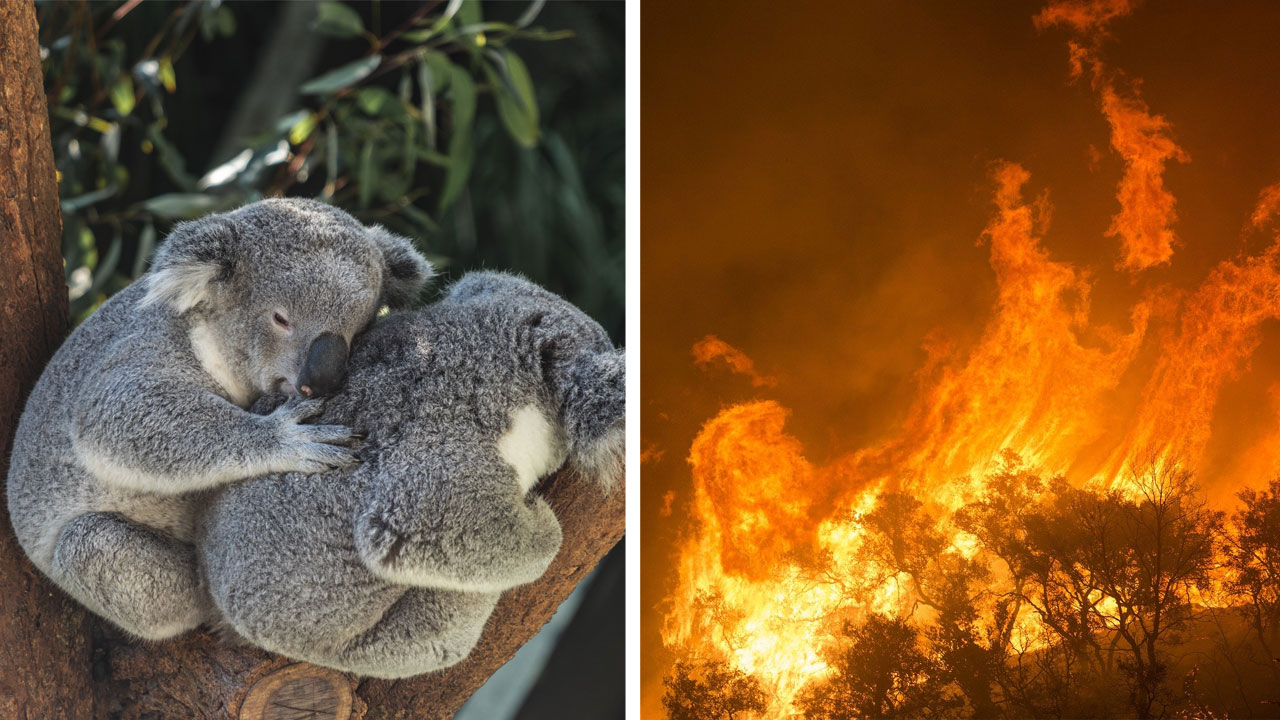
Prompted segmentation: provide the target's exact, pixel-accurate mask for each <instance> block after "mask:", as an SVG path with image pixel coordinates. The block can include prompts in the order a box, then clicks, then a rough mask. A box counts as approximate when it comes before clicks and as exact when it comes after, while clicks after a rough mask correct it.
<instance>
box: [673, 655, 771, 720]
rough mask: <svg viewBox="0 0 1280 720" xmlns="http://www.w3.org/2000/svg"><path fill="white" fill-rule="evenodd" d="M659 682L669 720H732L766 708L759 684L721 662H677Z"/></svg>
mask: <svg viewBox="0 0 1280 720" xmlns="http://www.w3.org/2000/svg"><path fill="white" fill-rule="evenodd" d="M663 683H664V685H665V686H666V694H664V695H663V696H662V706H663V707H664V708H666V711H667V717H668V718H670V720H735V719H736V718H739V717H742V716H744V715H746V714H750V713H762V712H764V711H765V710H766V709H767V706H766V704H765V696H764V691H763V690H761V688H760V681H758V680H756V679H755V678H753V677H751V676H750V675H747V674H746V673H744V672H742V671H741V670H739V669H738V668H736V667H734V666H732V665H730V664H729V663H726V662H723V661H716V660H703V661H700V662H692V661H685V660H682V661H679V662H677V663H676V666H675V668H674V670H673V671H672V673H671V674H670V675H669V676H667V678H666V679H665V680H664V681H663Z"/></svg>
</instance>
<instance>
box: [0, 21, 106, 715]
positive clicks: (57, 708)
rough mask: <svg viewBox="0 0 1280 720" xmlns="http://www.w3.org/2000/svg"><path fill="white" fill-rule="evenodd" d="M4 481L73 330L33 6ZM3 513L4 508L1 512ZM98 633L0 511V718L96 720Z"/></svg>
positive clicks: (12, 176)
mask: <svg viewBox="0 0 1280 720" xmlns="http://www.w3.org/2000/svg"><path fill="white" fill-rule="evenodd" d="M0 148H4V150H5V153H4V162H3V163H0V477H7V476H8V473H9V460H8V459H9V450H10V447H11V445H12V443H13V433H14V431H15V430H16V429H17V424H18V417H19V414H20V412H21V409H22V406H23V403H24V402H25V401H26V397H27V394H28V393H29V392H30V391H31V387H32V386H33V385H34V384H35V382H36V379H37V378H39V377H40V371H41V370H42V369H43V368H44V364H45V362H46V361H47V360H48V359H49V356H51V355H52V354H53V352H54V350H56V349H57V347H58V344H59V343H60V342H61V341H62V337H63V334H64V333H65V332H66V327H67V289H66V283H65V282H64V280H63V276H62V257H61V255H60V252H59V248H60V246H61V236H62V216H61V214H60V211H59V209H58V186H57V182H56V179H55V174H54V168H53V148H52V146H51V144H50V141H49V114H48V111H47V108H46V106H45V97H44V85H43V79H42V75H41V72H40V54H39V46H38V44H37V35H36V17H35V9H34V7H33V6H32V4H31V3H30V2H2V3H0ZM4 505H7V503H6V504H4ZM88 628H89V624H88V619H87V617H86V615H85V612H84V611H83V610H81V609H79V608H78V607H76V606H75V605H74V603H72V602H71V601H69V600H67V599H66V598H65V597H64V596H63V595H62V594H61V593H60V592H59V591H58V590H56V589H55V588H54V587H53V586H52V585H51V584H50V583H49V582H47V581H46V580H45V579H44V578H42V577H40V575H39V574H38V573H37V572H36V570H35V569H34V568H33V567H32V566H31V564H30V563H28V562H27V561H26V558H25V557H24V556H23V554H22V551H21V550H20V549H19V548H18V545H17V542H16V541H15V540H14V538H13V532H12V530H11V529H10V525H9V516H8V513H7V511H6V509H5V507H3V506H0V717H5V718H23V717H29V718H45V717H48V718H87V717H91V716H92V714H93V708H92V697H93V696H92V693H91V692H90V691H89V689H90V675H89V666H90V645H89V631H88Z"/></svg>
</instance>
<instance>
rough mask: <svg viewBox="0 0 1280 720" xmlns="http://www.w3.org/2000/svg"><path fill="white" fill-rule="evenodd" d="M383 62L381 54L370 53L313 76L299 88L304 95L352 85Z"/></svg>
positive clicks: (329, 91)
mask: <svg viewBox="0 0 1280 720" xmlns="http://www.w3.org/2000/svg"><path fill="white" fill-rule="evenodd" d="M381 63H382V56H381V55H370V56H369V57H366V58H361V59H359V60H356V61H355V62H350V63H347V64H346V65H343V66H342V67H340V68H338V69H337V70H333V71H330V72H327V73H325V74H324V75H321V76H320V77H317V78H312V79H311V80H308V81H307V82H305V83H303V85H302V87H300V88H298V90H299V91H300V92H302V93H303V94H304V95H323V94H325V93H331V92H334V91H335V90H341V89H343V88H346V87H351V86H352V85H355V84H356V83H358V82H360V81H361V80H363V79H365V78H366V77H368V76H369V74H370V73H372V72H373V71H374V70H376V69H378V65H380V64H381Z"/></svg>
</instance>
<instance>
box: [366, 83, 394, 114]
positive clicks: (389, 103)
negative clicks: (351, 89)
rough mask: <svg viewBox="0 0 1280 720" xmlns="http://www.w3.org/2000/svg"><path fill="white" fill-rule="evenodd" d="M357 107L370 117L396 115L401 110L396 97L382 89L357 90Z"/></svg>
mask: <svg viewBox="0 0 1280 720" xmlns="http://www.w3.org/2000/svg"><path fill="white" fill-rule="evenodd" d="M356 105H358V106H360V109H361V110H363V111H364V112H365V113H366V114H368V115H395V114H396V111H397V110H399V108H400V106H399V103H398V102H397V100H396V96H395V95H392V94H391V92H390V91H389V90H387V89H386V88H381V87H363V88H360V89H359V90H357V91H356Z"/></svg>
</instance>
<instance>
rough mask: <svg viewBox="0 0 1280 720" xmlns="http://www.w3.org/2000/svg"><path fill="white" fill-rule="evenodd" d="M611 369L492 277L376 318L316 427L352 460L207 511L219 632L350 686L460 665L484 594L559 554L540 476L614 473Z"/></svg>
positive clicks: (592, 345)
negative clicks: (346, 435) (334, 672)
mask: <svg viewBox="0 0 1280 720" xmlns="http://www.w3.org/2000/svg"><path fill="white" fill-rule="evenodd" d="M625 370H626V368H625V360H624V357H623V352H622V351H621V350H615V349H614V348H613V344H612V343H611V342H610V341H609V337H608V335H607V334H606V333H605V332H604V330H603V329H602V328H601V327H600V326H599V325H598V324H596V323H595V321H593V320H591V319H590V318H589V317H587V316H586V315H585V314H584V313H583V312H582V311H580V310H578V309H577V308H576V307H574V306H573V305H571V304H569V303H568V302H567V301H565V300H563V299H562V298H559V297H557V296H555V295H553V294H551V293H549V292H547V291H546V290H543V289H542V288H540V287H537V286H536V285H534V284H532V283H530V282H528V281H525V280H523V279H521V278H517V277H514V276H511V275H506V274H502V273H490V272H482V273H471V274H469V275H465V276H464V277H463V278H462V279H461V280H459V281H458V282H457V283H456V284H454V285H453V286H452V288H450V290H449V292H448V293H447V295H446V296H445V298H444V299H442V300H440V301H439V302H437V303H435V304H434V305H430V306H427V307H425V308H423V309H421V310H417V311H414V312H406V313H399V314H392V315H391V316H389V317H387V318H385V319H382V320H380V321H379V322H378V323H377V324H376V325H375V326H374V327H373V328H372V329H371V330H369V331H368V332H366V333H364V334H363V335H361V336H360V337H358V338H357V339H356V342H355V345H354V347H353V348H352V353H351V363H350V365H349V368H348V371H349V375H348V379H347V383H346V387H345V389H344V390H343V391H342V392H340V393H338V394H337V395H336V396H335V397H334V398H333V399H331V400H330V401H329V402H328V405H327V406H326V408H325V411H324V414H323V415H322V416H321V417H320V419H319V421H320V422H321V423H325V424H333V425H344V426H350V427H353V428H355V430H356V431H357V432H359V433H361V434H362V435H363V436H364V437H365V441H364V445H363V446H362V447H361V449H360V454H361V456H362V458H363V462H362V463H361V464H360V465H359V466H356V467H345V468H338V469H334V470H331V471H328V472H324V473H316V474H311V475H303V474H300V473H277V474H274V475H270V476H267V477H261V478H255V479H252V480H248V481H246V482H243V483H238V484H236V485H233V486H231V487H228V488H226V489H225V490H222V491H221V492H219V493H218V494H217V496H216V497H215V498H214V499H213V501H212V503H211V504H210V506H209V508H208V510H207V511H206V513H205V515H204V518H203V531H202V534H201V536H200V539H199V540H198V542H197V548H198V553H199V555H200V561H201V563H202V568H203V570H204V573H205V576H206V579H207V582H208V589H209V593H210V595H211V596H212V599H213V601H214V603H215V605H216V606H217V609H218V611H219V613H220V616H221V618H222V621H223V623H224V624H225V626H227V627H229V628H230V629H231V630H233V631H235V632H236V633H237V634H239V635H240V636H242V637H243V638H244V639H246V640H247V641H249V642H251V643H253V644H255V645H257V646H259V647H262V648H265V649H267V650H271V651H273V652H278V653H281V654H283V655H288V656H289V657H292V658H295V659H299V660H305V661H307V662H312V663H315V664H318V665H325V666H328V667H332V668H337V669H339V670H344V671H348V672H354V673H357V674H359V675H367V676H374V677H384V678H397V677H407V676H411V675H418V674H421V673H424V672H429V671H431V670H436V669H439V668H442V667H445V666H448V665H451V664H453V663H456V662H459V661H460V660H462V659H463V658H465V657H466V656H467V655H468V653H470V651H471V649H472V647H473V646H474V645H475V644H476V641H477V640H478V639H479V637H480V633H481V631H482V629H483V628H484V625H485V622H486V620H488V618H489V615H490V614H491V613H492V611H493V609H494V606H495V605H496V604H497V601H498V596H499V594H500V593H501V592H502V591H504V590H507V589H509V588H512V587H515V586H517V585H522V584H525V583H529V582H532V581H534V580H536V579H537V578H538V577H540V576H541V575H542V574H543V572H544V571H545V570H546V569H547V566H548V565H549V564H550V563H551V561H552V559H553V558H555V556H556V554H557V552H558V551H559V549H560V542H561V531H560V524H559V522H558V521H557V520H556V516H555V514H554V513H553V512H552V510H551V507H550V506H549V505H548V504H547V502H546V501H545V500H544V499H543V498H541V497H540V496H539V495H538V494H537V493H534V492H531V489H532V488H533V486H534V485H535V484H536V483H537V482H538V480H539V479H541V478H542V477H544V476H546V475H549V474H551V473H552V472H553V471H555V470H556V469H558V468H559V467H560V466H561V465H562V464H565V463H566V461H567V467H568V468H570V469H571V471H573V472H574V473H575V475H576V479H575V481H577V480H585V481H589V482H594V483H597V484H599V485H600V486H601V487H603V488H604V489H606V490H607V489H609V488H611V487H614V486H616V485H617V484H618V482H619V481H620V479H621V476H622V464H623V452H624V445H625V441H624V437H623V424H624V415H625V387H624V386H625V382H624V379H625V374H626V372H625ZM260 409H265V408H260Z"/></svg>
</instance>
